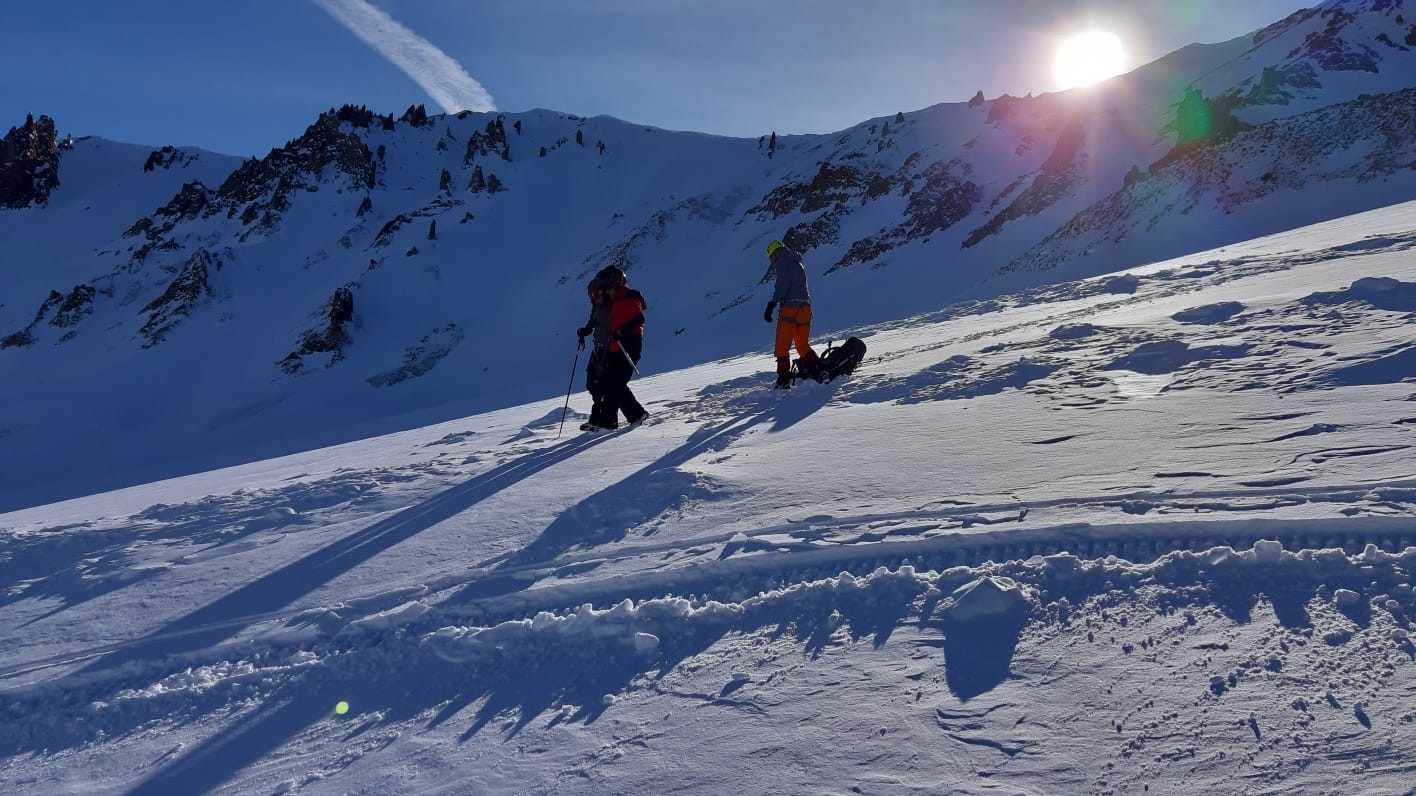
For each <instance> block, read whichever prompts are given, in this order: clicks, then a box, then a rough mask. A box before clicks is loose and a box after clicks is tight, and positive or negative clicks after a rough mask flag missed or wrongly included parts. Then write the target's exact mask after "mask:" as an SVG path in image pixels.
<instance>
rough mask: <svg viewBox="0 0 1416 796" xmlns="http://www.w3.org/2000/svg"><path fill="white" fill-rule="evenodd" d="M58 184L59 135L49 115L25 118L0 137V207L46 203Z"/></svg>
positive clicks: (15, 207) (0, 208)
mask: <svg viewBox="0 0 1416 796" xmlns="http://www.w3.org/2000/svg"><path fill="white" fill-rule="evenodd" d="M57 187H59V136H58V134H57V133H56V132H55V128H54V120H53V119H51V118H49V117H48V116H40V117H39V119H35V118H34V116H33V115H30V116H28V117H27V118H26V119H25V123H24V124H23V125H21V126H19V127H11V128H10V132H8V133H6V134H5V137H4V138H0V210H4V209H18V208H21V207H31V206H33V205H40V204H44V203H45V202H47V201H49V195H50V194H51V193H52V192H53V191H54V189H55V188H57Z"/></svg>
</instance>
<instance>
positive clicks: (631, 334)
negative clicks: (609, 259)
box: [610, 285, 649, 362]
mask: <svg viewBox="0 0 1416 796" xmlns="http://www.w3.org/2000/svg"><path fill="white" fill-rule="evenodd" d="M648 308H649V305H648V304H646V303H645V302H644V296H642V295H640V293H639V291H638V290H634V289H633V288H630V287H629V286H628V285H620V286H619V287H618V288H617V289H616V290H615V291H614V292H613V293H611V294H610V351H612V352H614V351H619V350H620V345H621V344H623V346H624V350H625V351H627V352H629V357H630V359H633V360H634V361H635V362H638V361H639V355H640V353H641V352H642V351H643V348H644V310H646V309H648Z"/></svg>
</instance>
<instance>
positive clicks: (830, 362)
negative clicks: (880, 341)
mask: <svg viewBox="0 0 1416 796" xmlns="http://www.w3.org/2000/svg"><path fill="white" fill-rule="evenodd" d="M862 359H865V343H863V342H861V339H860V338H859V337H852V338H850V339H848V340H846V342H844V343H841V344H840V345H839V346H835V345H828V346H826V352H825V353H823V354H822V355H821V359H820V361H819V362H818V363H817V366H816V373H814V374H811V377H812V378H815V379H816V380H817V381H819V382H821V383H823V384H824V383H826V382H828V381H831V380H832V379H834V378H836V377H838V376H848V375H850V374H851V372H852V371H854V370H855V369H856V365H859V364H860V361H861V360H862ZM797 366H798V368H800V366H801V362H800V360H798V362H797Z"/></svg>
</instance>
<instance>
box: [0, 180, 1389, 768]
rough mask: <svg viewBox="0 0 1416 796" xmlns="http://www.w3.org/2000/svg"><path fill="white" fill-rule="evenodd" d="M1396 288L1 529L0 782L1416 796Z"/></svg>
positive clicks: (700, 381)
mask: <svg viewBox="0 0 1416 796" xmlns="http://www.w3.org/2000/svg"><path fill="white" fill-rule="evenodd" d="M1413 250H1416V205H1413V204H1407V205H1399V206H1396V207H1393V208H1389V209H1387V210H1383V211H1377V212H1373V213H1368V214H1364V215H1362V216H1356V217H1352V218H1348V219H1341V220H1339V221H1335V222H1331V223H1327V224H1322V225H1318V226H1315V227H1310V228H1305V229H1302V230H1297V231H1294V232H1292V233H1285V234H1283V235H1278V236H1272V237H1269V238H1263V239H1258V240H1255V241H1251V242H1249V243H1246V244H1243V245H1239V246H1231V247H1227V248H1225V249H1221V250H1216V251H1212V252H1206V253H1203V254H1200V255H1195V256H1190V257H1185V258H1181V259H1178V260H1172V261H1167V262H1164V263H1159V264H1156V265H1152V266H1147V267H1145V268H1140V269H1134V270H1132V271H1130V272H1128V273H1126V274H1123V275H1113V276H1108V277H1103V278H1098V279H1093V280H1087V281H1083V282H1076V283H1069V284H1065V285H1058V286H1053V287H1047V288H1039V289H1035V290H1031V291H1028V292H1026V293H1021V294H1016V295H1010V296H1005V297H1000V298H997V299H992V300H988V301H980V302H974V303H968V304H959V305H954V306H951V307H949V308H947V309H945V310H942V311H940V312H936V313H931V314H929V315H926V316H921V317H917V318H912V319H908V320H904V321H900V322H896V323H892V324H887V325H884V326H877V327H872V328H868V329H855V330H842V331H839V332H835V333H833V334H832V335H831V336H833V337H835V338H836V339H842V338H843V337H844V336H845V335H846V334H858V335H860V336H862V337H863V338H864V339H865V340H866V342H867V344H868V345H869V346H870V353H869V355H868V357H867V360H866V362H865V363H864V364H863V365H862V367H861V369H860V371H859V372H858V373H857V374H856V375H855V376H854V377H852V378H851V379H849V380H845V381H842V382H837V383H833V384H831V385H804V386H802V387H801V388H799V389H797V390H794V391H792V392H791V393H789V394H778V393H775V392H772V391H770V390H767V389H766V385H767V384H768V383H769V382H770V379H771V376H770V373H769V372H768V371H769V369H770V366H771V362H770V358H769V357H767V356H766V355H765V354H762V353H757V354H754V355H752V356H747V357H741V358H735V359H728V360H723V361H719V362H715V363H710V364H707V365H703V366H699V367H696V368H691V369H687V370H683V371H675V372H671V373H664V374H658V375H649V376H648V377H647V378H645V379H643V380H640V381H638V382H637V383H636V390H637V391H638V393H639V394H640V396H641V398H643V399H645V400H646V404H647V406H648V408H649V410H650V412H651V413H653V416H654V420H653V422H651V423H650V424H648V425H646V426H644V427H642V428H639V429H635V430H633V431H628V432H621V433H617V434H613V435H607V436H591V437H585V436H571V435H569V434H567V435H566V436H561V437H559V438H558V437H557V429H558V426H559V423H560V421H561V403H560V401H561V398H559V397H555V398H548V399H547V400H545V401H542V402H538V403H535V404H528V405H526V406H522V407H517V408H514V409H508V410H504V411H499V412H495V413H491V414H487V415H479V416H474V417H469V418H465V419H462V420H458V421H454V422H450V423H443V424H440V425H437V426H429V427H426V428H421V429H417V430H414V431H409V432H404V433H400V434H393V435H388V436H384V437H378V438H373V439H368V440H364V441H360V442H355V443H350V444H347V445H342V446H339V447H336V448H327V449H322V450H317V451H310V452H307V453H302V454H298V455H293V456H288V457H284V458H281V459H273V460H269V461H264V462H257V463H253V464H249V465H244V466H241V467H236V468H230V469H227V470H220V471H213V472H209V473H203V474H199V475H193V476H189V477H186V478H182V479H177V480H173V481H166V482H159V483H153V484H149V485H145V486H140V487H134V488H131V489H126V490H121V491H118V492H112V493H107V494H104V495H98V496H94V497H91V498H83V499H79V500H74V501H68V502H65V503H59V504H54V505H50V506H43V507H38V508H35V509H30V510H25V511H21V512H15V513H11V514H5V515H0V573H3V577H0V583H4V584H6V586H5V589H4V591H3V592H0V605H3V608H4V610H3V611H2V612H0V628H3V631H4V633H3V638H4V639H5V640H4V642H3V646H0V754H3V755H4V757H3V759H0V787H3V789H4V790H5V791H6V792H16V793H54V792H115V793H154V794H155V793H192V792H199V791H203V790H214V791H217V792H230V793H269V792H280V793H294V792H300V793H350V792H356V793H391V792H447V793H466V792H508V793H640V794H651V793H652V794H659V793H669V792H713V793H729V792H737V793H802V792H859V793H891V794H894V793H944V792H957V793H993V792H1006V793H1038V794H1042V793H1142V792H1145V793H1190V792H1201V791H1214V792H1223V793H1234V792H1246V793H1298V792H1301V793H1373V794H1376V793H1382V794H1388V793H1412V792H1416V791H1413V784H1412V783H1416V646H1413V640H1412V637H1411V634H1412V627H1411V619H1412V617H1413V615H1416V591H1413V583H1416V582H1414V581H1413V575H1416V547H1414V546H1416V510H1413V509H1416V454H1413V446H1416V353H1413V352H1416V348H1413V335H1412V333H1411V329H1412V319H1413V314H1414V313H1416V256H1413V255H1416V251H1413ZM820 314H821V316H822V317H823V319H825V318H829V308H822V311H821V313H820ZM646 361H647V360H646ZM587 408H588V407H587V401H586V400H585V399H584V397H583V394H577V395H576V396H574V397H573V399H572V411H571V412H570V415H569V418H568V419H567V420H566V427H567V428H571V429H573V428H574V427H575V426H576V425H578V423H579V422H580V419H581V418H583V417H584V412H585V410H586V409H587ZM340 702H345V703H347V704H348V706H349V710H348V711H347V712H345V713H342V714H341V713H337V712H335V706H336V705H337V704H338V703H340Z"/></svg>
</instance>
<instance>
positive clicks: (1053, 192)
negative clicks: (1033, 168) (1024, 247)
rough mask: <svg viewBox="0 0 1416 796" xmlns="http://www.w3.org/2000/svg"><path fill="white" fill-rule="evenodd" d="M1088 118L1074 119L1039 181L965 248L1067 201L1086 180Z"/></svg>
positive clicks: (977, 232) (967, 241)
mask: <svg viewBox="0 0 1416 796" xmlns="http://www.w3.org/2000/svg"><path fill="white" fill-rule="evenodd" d="M1085 123H1086V117H1085V116H1083V115H1081V114H1078V115H1077V116H1074V117H1073V118H1072V119H1071V120H1070V121H1069V122H1068V123H1067V125H1066V126H1065V127H1064V128H1063V129H1062V132H1061V133H1060V134H1059V135H1058V136H1057V144H1056V146H1055V147H1053V150H1052V154H1051V155H1049V156H1048V158H1047V160H1046V161H1045V162H1044V163H1043V164H1042V167H1041V168H1040V169H1039V170H1038V175H1037V178H1036V179H1034V180H1033V183H1032V185H1030V186H1028V188H1027V190H1025V191H1023V192H1022V193H1021V194H1019V195H1018V198H1017V199H1014V200H1013V202H1012V204H1009V205H1008V206H1007V207H1006V208H1004V209H1003V212H1001V213H998V214H997V215H995V216H993V217H992V218H990V219H989V220H988V221H987V222H985V223H984V224H983V225H982V226H980V227H978V228H977V229H975V230H974V231H973V232H970V233H969V236H968V237H967V238H965V239H964V248H966V249H967V248H969V247H971V246H976V245H978V244H979V243H980V242H982V241H983V240H984V239H985V238H987V237H989V236H990V235H995V234H997V233H998V231H999V230H1001V229H1002V228H1003V225H1005V224H1007V223H1008V222H1010V221H1015V220H1017V219H1020V218H1023V217H1024V216H1030V215H1036V214H1037V213H1041V212H1042V211H1044V210H1046V209H1047V208H1049V207H1051V206H1052V205H1053V204H1055V203H1056V202H1057V201H1058V200H1060V199H1062V198H1063V197H1065V196H1066V195H1067V194H1068V192H1069V191H1071V189H1072V188H1073V186H1075V185H1076V184H1077V183H1078V182H1080V181H1081V180H1082V179H1083V178H1084V174H1085V166H1086V158H1085V155H1084V153H1083V150H1082V143H1083V142H1084V141H1085V139H1086V126H1085Z"/></svg>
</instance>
